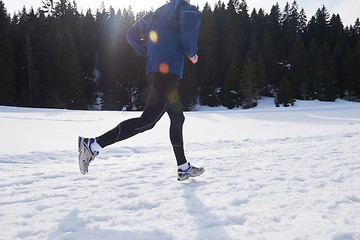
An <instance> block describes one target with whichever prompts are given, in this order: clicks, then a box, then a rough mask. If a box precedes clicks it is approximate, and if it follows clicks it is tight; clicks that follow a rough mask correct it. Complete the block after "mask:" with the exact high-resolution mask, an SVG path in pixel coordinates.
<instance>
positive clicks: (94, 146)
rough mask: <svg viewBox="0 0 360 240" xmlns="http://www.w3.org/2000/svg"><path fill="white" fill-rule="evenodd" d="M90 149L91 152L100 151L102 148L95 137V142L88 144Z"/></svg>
mask: <svg viewBox="0 0 360 240" xmlns="http://www.w3.org/2000/svg"><path fill="white" fill-rule="evenodd" d="M90 149H91V151H93V152H100V150H101V149H102V147H101V146H100V145H99V144H98V143H97V141H96V139H95V142H93V143H92V144H91V145H90Z"/></svg>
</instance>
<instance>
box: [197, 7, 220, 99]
mask: <svg viewBox="0 0 360 240" xmlns="http://www.w3.org/2000/svg"><path fill="white" fill-rule="evenodd" d="M214 15H215V14H214V13H213V12H212V11H211V8H210V6H209V5H208V3H206V4H205V6H204V9H203V11H202V13H201V19H202V23H201V25H200V33H201V34H200V35H199V42H198V46H199V51H198V52H199V56H200V61H199V62H198V63H197V65H198V67H199V72H200V73H201V74H199V86H200V89H201V91H200V103H201V104H202V105H210V106H217V105H218V104H219V98H218V96H216V94H214V92H215V90H216V89H217V88H218V86H219V85H221V82H219V78H217V75H218V71H219V70H218V69H219V66H218V65H219V64H217V55H216V44H217V38H219V36H217V34H216V24H215V18H214Z"/></svg>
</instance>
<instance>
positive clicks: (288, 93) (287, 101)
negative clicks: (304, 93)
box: [275, 75, 295, 107]
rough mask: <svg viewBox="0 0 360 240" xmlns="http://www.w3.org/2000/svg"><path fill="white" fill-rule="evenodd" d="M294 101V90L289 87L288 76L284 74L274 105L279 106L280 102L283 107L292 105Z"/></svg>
mask: <svg viewBox="0 0 360 240" xmlns="http://www.w3.org/2000/svg"><path fill="white" fill-rule="evenodd" d="M294 102H295V99H294V92H293V90H292V89H291V88H290V84H289V80H288V77H287V76H286V75H285V76H284V79H283V80H282V81H281V83H280V87H279V91H278V93H277V95H276V98H275V105H276V106H277V107H280V105H281V104H282V105H283V106H284V107H289V106H290V105H291V106H293V105H294Z"/></svg>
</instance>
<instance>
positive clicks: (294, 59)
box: [288, 37, 309, 99]
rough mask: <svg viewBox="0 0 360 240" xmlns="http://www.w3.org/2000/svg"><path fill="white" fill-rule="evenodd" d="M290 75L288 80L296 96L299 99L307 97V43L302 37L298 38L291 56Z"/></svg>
mask: <svg viewBox="0 0 360 240" xmlns="http://www.w3.org/2000/svg"><path fill="white" fill-rule="evenodd" d="M289 64H290V70H289V77H288V81H289V83H290V87H291V88H292V90H293V92H294V94H295V97H296V98H299V99H305V98H306V90H307V88H308V84H309V83H308V80H307V74H306V71H307V53H306V49H305V45H304V43H303V41H302V39H301V38H300V37H298V38H297V39H296V42H295V43H294V46H293V48H292V51H291V53H290V56H289Z"/></svg>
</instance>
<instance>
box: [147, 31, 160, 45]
mask: <svg viewBox="0 0 360 240" xmlns="http://www.w3.org/2000/svg"><path fill="white" fill-rule="evenodd" d="M149 38H150V40H151V41H152V42H153V43H157V41H158V35H157V34H156V32H155V31H150V33H149Z"/></svg>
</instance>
